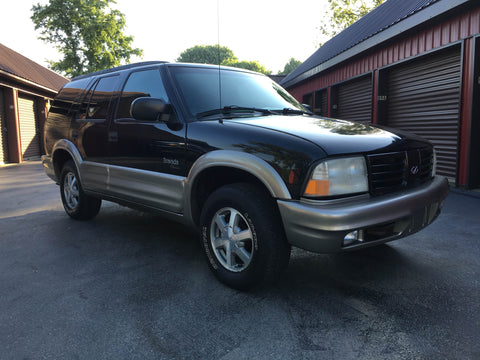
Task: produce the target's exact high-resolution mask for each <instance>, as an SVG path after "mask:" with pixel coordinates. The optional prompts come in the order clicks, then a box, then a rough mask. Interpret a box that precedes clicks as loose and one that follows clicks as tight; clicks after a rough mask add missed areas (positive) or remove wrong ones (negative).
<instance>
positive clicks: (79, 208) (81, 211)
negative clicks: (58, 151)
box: [60, 160, 102, 220]
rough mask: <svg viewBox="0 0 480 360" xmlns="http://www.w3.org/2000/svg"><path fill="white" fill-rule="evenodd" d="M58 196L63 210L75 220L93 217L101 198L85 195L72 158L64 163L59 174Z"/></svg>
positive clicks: (100, 203) (98, 209) (98, 207)
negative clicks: (60, 198)
mask: <svg viewBox="0 0 480 360" xmlns="http://www.w3.org/2000/svg"><path fill="white" fill-rule="evenodd" d="M60 196H61V197H62V203H63V208H64V209H65V212H66V213H67V214H68V215H69V216H70V217H72V218H73V219H75V220H90V219H93V218H94V217H95V216H96V215H97V214H98V212H99V211H100V206H101V205H102V200H101V199H97V198H94V197H91V196H88V195H86V194H85V193H84V192H83V188H82V184H81V183H80V178H79V176H78V171H77V167H76V166H75V163H74V162H73V161H72V160H69V161H67V162H66V163H65V165H64V166H63V168H62V172H61V174H60Z"/></svg>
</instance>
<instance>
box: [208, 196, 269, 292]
mask: <svg viewBox="0 0 480 360" xmlns="http://www.w3.org/2000/svg"><path fill="white" fill-rule="evenodd" d="M242 195H243V196H242ZM244 195H245V194H244V193H242V191H241V190H239V189H235V188H234V187H224V188H220V189H219V190H217V191H216V192H215V193H213V194H212V195H211V197H210V198H209V199H208V200H207V202H206V204H205V207H204V211H202V216H201V220H200V229H201V241H202V247H203V249H204V252H205V255H206V257H207V260H208V264H209V266H210V268H211V270H212V271H213V272H214V274H215V275H216V276H217V278H219V280H220V281H222V282H224V283H226V284H227V285H229V286H232V287H234V288H237V289H241V290H246V289H249V288H251V287H253V286H254V285H256V284H258V283H260V282H262V281H263V276H264V273H265V262H264V261H263V260H264V256H265V255H266V254H267V253H268V251H269V250H268V243H269V241H270V240H271V239H268V238H267V237H266V234H264V231H263V226H262V219H261V214H260V213H259V212H258V211H257V209H256V208H255V206H253V205H252V204H250V203H249V201H248V199H246V198H244ZM238 198H240V199H242V200H237V199H238ZM226 207H231V208H233V209H235V210H237V211H238V212H239V213H240V214H241V215H242V216H243V217H244V219H245V220H246V222H247V223H248V226H249V227H250V230H251V232H252V238H253V239H252V240H253V249H254V251H253V255H252V259H251V261H250V263H249V264H248V266H247V267H246V268H245V269H244V270H242V271H239V272H234V271H230V270H228V269H226V268H225V267H224V266H223V265H222V264H221V263H220V262H219V260H218V259H217V256H216V254H215V252H214V250H213V248H212V243H211V239H210V226H211V223H212V219H213V216H214V215H215V214H216V212H217V211H219V210H220V209H222V208H226ZM265 221H266V219H265Z"/></svg>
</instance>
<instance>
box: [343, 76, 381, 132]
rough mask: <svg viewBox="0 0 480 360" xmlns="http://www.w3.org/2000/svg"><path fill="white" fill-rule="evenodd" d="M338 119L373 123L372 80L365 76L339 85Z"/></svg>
mask: <svg viewBox="0 0 480 360" xmlns="http://www.w3.org/2000/svg"><path fill="white" fill-rule="evenodd" d="M337 91H338V115H337V116H338V118H340V119H345V120H350V121H356V122H360V123H364V124H365V123H369V122H371V121H372V78H371V76H365V77H362V78H360V79H355V80H352V81H349V82H347V83H344V84H341V85H338V87H337Z"/></svg>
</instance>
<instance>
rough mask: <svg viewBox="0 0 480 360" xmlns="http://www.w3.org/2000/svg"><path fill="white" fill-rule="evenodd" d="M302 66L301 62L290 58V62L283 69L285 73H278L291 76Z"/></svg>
mask: <svg viewBox="0 0 480 360" xmlns="http://www.w3.org/2000/svg"><path fill="white" fill-rule="evenodd" d="M301 64H302V62H301V61H300V60H297V59H295V58H293V57H292V58H290V60H288V62H287V63H286V64H285V67H284V68H283V71H282V72H280V73H278V75H288V74H290V73H291V72H292V71H293V70H295V69H296V68H297V67H299V66H300V65H301Z"/></svg>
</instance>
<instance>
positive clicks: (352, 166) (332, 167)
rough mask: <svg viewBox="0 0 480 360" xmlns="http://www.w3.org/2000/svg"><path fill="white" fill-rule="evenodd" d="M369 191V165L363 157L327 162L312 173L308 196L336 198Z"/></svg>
mask: <svg viewBox="0 0 480 360" xmlns="http://www.w3.org/2000/svg"><path fill="white" fill-rule="evenodd" d="M367 191H368V176H367V165H366V164H365V159H364V158H363V157H360V156H359V157H352V158H340V159H331V160H325V161H324V162H322V163H320V164H318V165H317V166H316V167H315V169H314V170H313V172H312V175H311V178H310V180H309V181H308V183H307V187H306V188H305V193H304V194H305V195H306V196H334V195H346V194H356V193H363V192H367Z"/></svg>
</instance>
